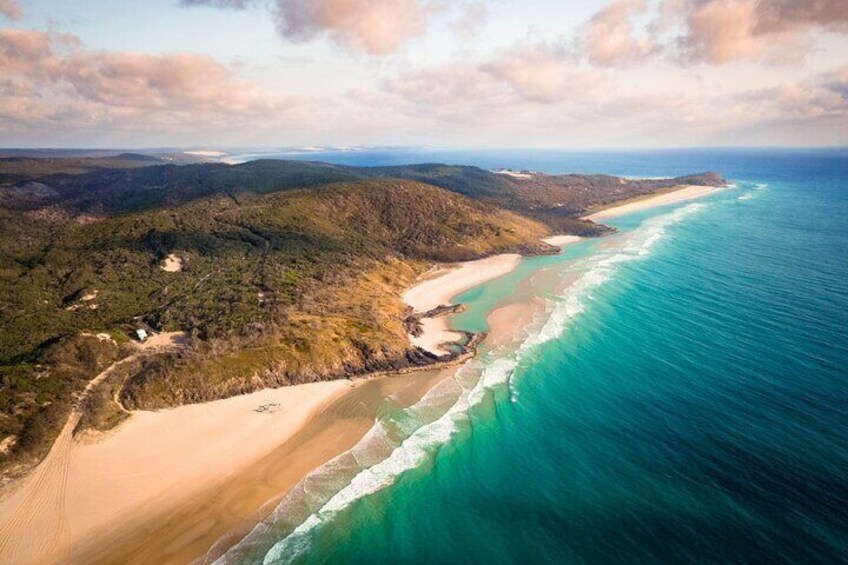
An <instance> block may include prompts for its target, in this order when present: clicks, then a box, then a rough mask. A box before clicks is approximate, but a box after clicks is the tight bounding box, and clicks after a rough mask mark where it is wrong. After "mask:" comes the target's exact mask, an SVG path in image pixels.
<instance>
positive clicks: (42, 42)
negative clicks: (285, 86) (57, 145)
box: [0, 29, 303, 129]
mask: <svg viewBox="0 0 848 565" xmlns="http://www.w3.org/2000/svg"><path fill="white" fill-rule="evenodd" d="M0 77H2V79H0V92H2V93H3V99H4V102H3V105H2V108H0V124H2V125H3V126H4V127H5V128H13V129H14V128H21V127H28V126H37V127H46V126H47V125H49V124H52V126H51V127H58V128H73V127H88V126H92V125H95V124H100V125H101V126H102V125H110V126H111V127H121V128H130V129H131V128H141V129H143V128H145V127H160V128H165V129H168V128H174V127H179V126H180V125H187V124H191V125H192V126H194V127H200V128H206V127H211V126H214V125H223V124H232V123H233V122H238V121H240V120H242V121H246V120H253V122H251V123H253V124H254V125H255V124H256V123H257V122H271V121H273V120H274V119H276V118H279V117H282V116H286V115H289V114H290V113H291V112H296V111H300V110H302V109H303V104H302V102H301V101H300V100H299V99H296V98H295V97H292V96H283V95H268V94H266V93H263V92H261V91H260V90H259V89H258V88H257V87H256V86H255V85H253V84H251V83H249V82H247V81H244V80H241V79H239V78H238V77H237V76H236V74H235V72H234V71H233V70H232V69H231V68H230V67H229V66H227V65H224V64H222V63H220V62H218V61H216V60H215V59H213V58H212V57H209V56H207V55H200V54H196V53H165V54H149V53H123V52H117V53H116V52H106V51H90V50H87V49H85V48H84V46H83V45H82V43H81V42H80V41H79V39H78V38H76V37H75V36H73V35H68V34H57V33H51V32H41V31H31V30H13V29H4V30H0ZM257 127H258V126H257ZM0 129H3V128H0Z"/></svg>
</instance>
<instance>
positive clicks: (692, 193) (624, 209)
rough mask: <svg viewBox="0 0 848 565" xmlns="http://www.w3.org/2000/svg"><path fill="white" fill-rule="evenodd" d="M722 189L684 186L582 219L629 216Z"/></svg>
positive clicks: (597, 219)
mask: <svg viewBox="0 0 848 565" xmlns="http://www.w3.org/2000/svg"><path fill="white" fill-rule="evenodd" d="M722 189H724V187H720V186H684V187H680V188H679V189H675V190H672V191H669V192H666V193H663V194H658V195H656V196H648V197H645V198H639V199H637V200H632V201H630V202H626V203H624V204H618V205H614V206H611V207H609V208H604V209H602V210H599V211H597V212H594V213H592V214H589V215H588V216H584V219H586V220H592V221H599V220H604V219H607V218H616V217H618V216H624V215H625V214H631V213H633V212H639V211H642V210H647V209H649V208H656V207H658V206H668V205H670V204H677V203H678V202H685V201H687V200H693V199H695V198H701V197H703V196H707V195H709V194H713V193H714V192H718V191H719V190H722Z"/></svg>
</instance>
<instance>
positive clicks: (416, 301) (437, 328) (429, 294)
mask: <svg viewBox="0 0 848 565" xmlns="http://www.w3.org/2000/svg"><path fill="white" fill-rule="evenodd" d="M520 262H521V255H518V254H502V255H494V256H492V257H486V258H485V259H479V260H477V261H466V262H465V263H458V264H455V265H446V266H443V267H440V268H438V269H437V270H435V271H433V272H431V273H429V274H428V275H427V276H426V277H425V278H424V280H423V281H421V282H420V283H418V284H416V285H415V286H413V287H412V288H410V289H409V290H407V291H406V292H405V293H403V300H404V302H406V303H407V304H409V305H410V306H412V310H413V311H414V312H415V313H417V314H421V313H424V312H428V311H430V310H432V309H433V308H436V307H438V306H442V305H446V304H450V300H451V298H453V297H454V296H456V295H457V294H460V293H462V292H464V291H466V290H468V289H470V288H473V287H475V286H477V285H480V284H483V283H484V282H487V281H491V280H494V279H496V278H498V277H502V276H503V275H506V274H507V273H510V272H511V271H512V270H513V269H515V268H516V267H517V266H518V263H520ZM421 329H422V332H421V335H419V336H409V339H410V341H411V342H412V344H413V345H415V346H417V347H420V348H421V349H424V350H425V351H429V352H430V353H434V354H436V355H444V354H446V353H448V352H449V351H448V350H447V349H445V347H444V344H445V343H448V342H452V341H456V340H458V339H459V338H460V337H462V336H461V335H460V334H458V333H457V332H453V331H451V330H450V329H449V327H448V317H447V316H439V317H437V318H423V319H422V320H421Z"/></svg>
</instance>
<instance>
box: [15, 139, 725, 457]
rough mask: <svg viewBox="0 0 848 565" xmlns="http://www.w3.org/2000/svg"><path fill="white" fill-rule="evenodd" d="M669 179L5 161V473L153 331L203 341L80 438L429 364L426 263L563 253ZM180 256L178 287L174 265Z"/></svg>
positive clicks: (169, 359)
mask: <svg viewBox="0 0 848 565" xmlns="http://www.w3.org/2000/svg"><path fill="white" fill-rule="evenodd" d="M708 177H709V176H708V175H702V176H701V177H699V178H696V179H693V180H687V181H686V182H696V181H703V182H713V181H712V180H711V179H710V178H708ZM425 183H426V184H425ZM672 183H677V184H679V183H680V181H673V180H669V181H623V180H622V179H618V178H616V177H602V176H574V175H565V176H547V175H533V176H532V177H530V178H529V179H523V178H520V179H519V178H514V177H510V176H507V175H499V174H494V173H490V172H488V171H484V170H482V169H477V168H474V167H457V166H446V165H419V166H411V167H390V168H353V167H342V166H336V165H328V164H324V163H308V162H286V161H255V162H251V163H246V164H244V165H238V166H228V165H223V164H202V165H185V166H176V165H161V164H158V163H157V161H156V160H151V159H149V158H145V157H140V156H133V155H122V156H118V157H111V158H90V159H76V160H74V159H47V160H40V159H26V158H13V159H0V379H1V380H0V442H3V444H2V445H3V446H4V447H3V451H2V452H0V453H2V454H0V468H3V469H5V470H6V471H7V472H8V471H9V470H10V469H13V467H14V468H17V469H23V468H25V467H26V465H29V464H32V463H33V462H34V461H37V460H38V459H39V458H40V457H42V456H43V455H44V454H45V453H46V450H47V449H48V447H49V445H50V443H51V442H52V440H53V438H54V437H55V436H56V434H57V433H58V432H59V430H60V428H61V426H62V424H63V423H64V421H65V419H66V418H67V415H68V414H69V412H70V410H71V409H72V407H73V406H74V403H75V401H76V400H75V399H76V398H78V396H79V394H80V393H81V391H82V390H83V389H84V388H85V387H86V385H87V383H88V382H89V381H90V380H91V379H92V378H93V377H94V376H96V375H97V374H98V373H100V372H101V371H103V369H104V368H105V367H107V366H109V365H111V364H112V363H114V362H115V361H117V360H119V359H122V358H125V357H126V356H127V355H129V354H131V353H134V352H136V349H135V348H134V346H132V345H130V344H128V343H127V342H128V341H129V339H128V337H127V336H128V335H130V334H131V332H132V331H133V330H134V329H135V328H137V327H140V326H148V327H150V328H152V329H154V330H157V331H184V332H186V333H187V335H188V339H187V344H186V346H185V347H182V348H180V349H179V350H177V351H169V352H157V353H155V354H145V355H141V356H139V357H138V358H133V359H131V360H128V361H127V362H125V363H122V364H121V365H120V366H119V367H120V370H118V369H116V370H114V371H112V372H110V373H109V375H108V377H107V378H106V379H104V380H103V381H102V382H101V383H100V384H98V385H97V386H96V387H95V388H94V390H93V391H92V393H91V394H88V395H86V399H85V402H84V403H83V406H81V407H80V409H81V410H82V412H83V418H82V422H81V426H82V427H88V428H94V429H105V428H108V427H110V426H113V425H115V424H116V423H118V422H120V421H121V420H122V419H123V418H124V417H125V410H124V409H125V408H127V409H139V408H142V409H156V408H161V407H165V406H174V405H178V404H182V403H190V402H200V401H206V400H211V399H216V398H224V397H227V396H231V395H234V394H240V393H244V392H249V391H253V390H256V389H259V388H263V387H267V386H283V385H288V384H293V383H302V382H310V381H317V380H326V379H335V378H343V377H346V376H351V375H356V374H363V373H369V372H374V371H386V370H396V369H402V368H405V367H409V366H415V365H422V364H428V363H432V362H433V361H434V359H433V357H432V356H431V355H429V354H427V353H425V352H423V351H421V350H418V349H416V348H413V347H411V345H410V344H409V342H408V340H407V338H406V328H407V327H409V326H410V321H409V319H408V316H409V312H408V309H407V308H406V307H405V305H404V304H403V303H402V301H401V299H400V292H401V290H402V289H403V288H404V287H406V286H408V285H409V284H410V283H411V282H412V281H413V280H414V279H415V277H416V275H418V274H419V273H420V272H422V271H423V270H424V269H425V268H427V266H428V264H429V263H430V262H433V261H462V260H467V259H473V258H478V257H482V256H485V255H488V254H493V253H500V252H508V251H509V252H520V253H546V252H551V251H553V248H551V247H550V246H547V245H545V244H543V243H541V242H540V238H541V237H544V236H545V235H548V234H549V233H550V232H551V231H552V230H553V231H555V232H557V233H579V234H581V235H598V234H602V233H605V232H606V230H607V229H606V228H604V227H603V226H597V225H596V224H593V223H591V222H586V221H583V220H579V219H578V218H577V217H576V215H577V214H578V213H579V212H580V211H582V210H584V209H586V208H588V207H591V206H596V205H599V204H604V203H607V202H609V201H611V200H617V199H622V198H629V197H632V196H635V195H638V194H645V193H649V192H653V191H657V190H661V189H663V188H667V187H668V186H673V184H672ZM171 254H174V255H176V256H177V257H178V258H179V260H180V261H181V265H182V268H181V270H179V271H177V272H169V271H166V270H164V269H163V268H162V267H163V265H164V260H165V258H166V257H168V256H169V255H171ZM98 334H100V335H98ZM104 334H105V335H104ZM116 399H117V400H118V401H119V403H116Z"/></svg>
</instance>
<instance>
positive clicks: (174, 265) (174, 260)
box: [162, 253, 183, 273]
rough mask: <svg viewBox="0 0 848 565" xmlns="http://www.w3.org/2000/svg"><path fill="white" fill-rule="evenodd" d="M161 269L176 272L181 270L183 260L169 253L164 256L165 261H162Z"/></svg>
mask: <svg viewBox="0 0 848 565" xmlns="http://www.w3.org/2000/svg"><path fill="white" fill-rule="evenodd" d="M162 270H163V271H167V272H169V273H178V272H180V271H182V270H183V260H182V259H180V257H179V256H177V255H175V254H173V253H171V254H170V255H168V256H167V257H165V261H164V262H163V263H162Z"/></svg>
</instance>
